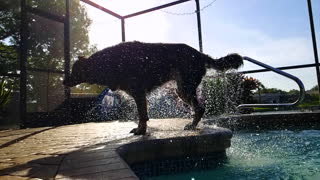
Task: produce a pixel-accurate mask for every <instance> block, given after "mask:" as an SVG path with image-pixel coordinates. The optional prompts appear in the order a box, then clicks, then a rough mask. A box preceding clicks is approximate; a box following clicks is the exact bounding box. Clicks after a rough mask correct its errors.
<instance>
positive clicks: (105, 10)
mask: <svg viewBox="0 0 320 180" xmlns="http://www.w3.org/2000/svg"><path fill="white" fill-rule="evenodd" d="M81 1H82V2H84V3H87V4H89V5H91V6H93V7H95V8H97V9H100V10H101V11H103V12H106V13H108V14H110V15H112V16H114V17H116V18H119V19H122V18H123V17H122V16H121V15H119V14H117V13H115V12H113V11H111V10H109V9H107V8H104V7H102V6H100V5H98V4H96V3H94V2H92V1H90V0H81Z"/></svg>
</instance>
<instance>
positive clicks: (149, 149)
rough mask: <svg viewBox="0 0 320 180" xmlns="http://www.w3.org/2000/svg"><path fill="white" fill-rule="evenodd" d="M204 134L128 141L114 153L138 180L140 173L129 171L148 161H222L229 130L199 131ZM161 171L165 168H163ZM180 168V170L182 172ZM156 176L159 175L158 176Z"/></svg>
mask: <svg viewBox="0 0 320 180" xmlns="http://www.w3.org/2000/svg"><path fill="white" fill-rule="evenodd" d="M202 133H203V134H200V135H192V136H183V137H172V138H164V139H151V140H143V141H136V142H131V143H128V144H124V145H121V146H119V147H118V148H116V152H117V154H118V155H119V156H120V157H121V158H122V160H123V161H124V162H125V163H126V164H127V165H128V167H129V168H130V169H131V170H132V171H134V172H135V174H136V175H137V177H141V176H140V173H137V172H136V171H135V169H136V168H134V169H132V165H135V164H139V165H141V164H143V163H147V162H154V161H156V162H157V161H162V162H161V163H160V164H161V165H162V166H164V165H163V164H165V163H163V161H166V163H170V162H171V161H172V162H173V161H174V160H175V159H183V158H184V159H189V160H192V159H193V157H195V158H198V157H200V158H201V159H202V161H203V159H204V158H206V157H208V158H207V159H211V160H212V159H214V160H215V159H219V158H220V157H221V158H225V154H226V149H227V148H229V147H230V146H231V138H232V131H231V130H229V129H225V128H216V129H211V131H210V130H209V131H202ZM211 164H212V163H211ZM162 169H164V168H163V167H162ZM181 169H182V168H179V170H181ZM157 175H158V174H157Z"/></svg>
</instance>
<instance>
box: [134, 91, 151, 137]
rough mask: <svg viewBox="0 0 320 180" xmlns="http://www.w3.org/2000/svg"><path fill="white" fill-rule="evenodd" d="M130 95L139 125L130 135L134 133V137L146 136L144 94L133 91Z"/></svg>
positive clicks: (146, 112)
mask: <svg viewBox="0 0 320 180" xmlns="http://www.w3.org/2000/svg"><path fill="white" fill-rule="evenodd" d="M130 94H131V96H132V97H133V98H134V100H135V102H136V105H137V108H138V115H139V125H138V127H137V128H134V129H132V130H131V131H130V133H134V135H144V134H146V131H147V121H148V120H149V118H148V110H147V99H146V94H145V92H144V91H139V92H138V91H135V92H131V93H130Z"/></svg>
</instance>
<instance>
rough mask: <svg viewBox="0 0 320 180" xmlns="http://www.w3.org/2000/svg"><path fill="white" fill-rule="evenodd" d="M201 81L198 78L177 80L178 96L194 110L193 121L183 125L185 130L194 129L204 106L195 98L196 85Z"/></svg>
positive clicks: (203, 110)
mask: <svg viewBox="0 0 320 180" xmlns="http://www.w3.org/2000/svg"><path fill="white" fill-rule="evenodd" d="M200 82H201V78H200V80H196V81H192V82H191V83H190V82H186V81H180V82H179V81H177V86H178V89H177V93H178V95H179V97H180V98H181V99H182V100H183V101H184V102H186V103H187V104H189V105H190V106H191V107H192V110H193V111H194V116H193V121H192V122H191V123H189V124H187V125H186V126H185V128H184V129H185V130H194V129H196V127H197V125H198V123H199V121H200V120H201V118H202V116H203V114H204V112H205V108H204V106H203V105H202V104H201V103H200V102H199V100H198V99H197V93H196V92H197V87H198V85H199V84H200Z"/></svg>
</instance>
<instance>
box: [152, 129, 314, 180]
mask: <svg viewBox="0 0 320 180" xmlns="http://www.w3.org/2000/svg"><path fill="white" fill-rule="evenodd" d="M319 150H320V131H319V130H306V131H298V132H295V131H268V132H256V133H252V132H250V133H249V132H241V133H236V134H235V135H234V137H233V139H232V145H231V148H229V149H228V150H227V156H228V160H227V162H226V163H225V164H223V165H222V166H220V167H218V168H216V169H213V170H209V171H201V172H190V173H184V174H178V175H172V176H162V177H154V178H150V179H153V180H155V179H159V180H160V179H193V180H199V179H201V180H202V179H237V180H238V179H320V151H319Z"/></svg>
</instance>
